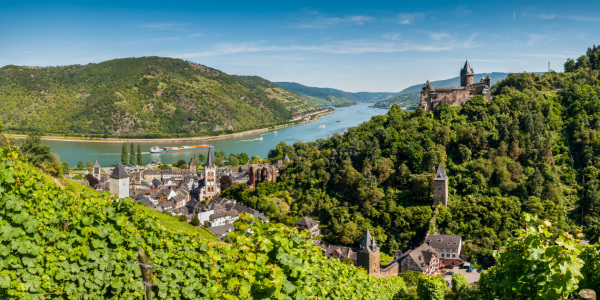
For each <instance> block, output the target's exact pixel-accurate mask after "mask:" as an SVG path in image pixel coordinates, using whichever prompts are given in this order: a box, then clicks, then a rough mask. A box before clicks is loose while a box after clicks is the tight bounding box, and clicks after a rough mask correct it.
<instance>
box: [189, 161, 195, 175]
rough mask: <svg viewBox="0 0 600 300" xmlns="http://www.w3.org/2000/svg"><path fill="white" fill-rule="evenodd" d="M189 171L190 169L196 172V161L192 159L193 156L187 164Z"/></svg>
mask: <svg viewBox="0 0 600 300" xmlns="http://www.w3.org/2000/svg"><path fill="white" fill-rule="evenodd" d="M188 166H189V168H190V171H192V173H193V174H196V161H195V160H194V158H193V157H192V158H190V163H189V164H188Z"/></svg>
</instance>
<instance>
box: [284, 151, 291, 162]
mask: <svg viewBox="0 0 600 300" xmlns="http://www.w3.org/2000/svg"><path fill="white" fill-rule="evenodd" d="M283 160H284V161H285V162H288V161H290V157H289V156H288V155H287V152H286V153H285V154H284V155H283Z"/></svg>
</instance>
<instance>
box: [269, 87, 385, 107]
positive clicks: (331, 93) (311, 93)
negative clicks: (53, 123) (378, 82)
mask: <svg viewBox="0 0 600 300" xmlns="http://www.w3.org/2000/svg"><path fill="white" fill-rule="evenodd" d="M275 84H277V85H278V86H280V87H282V88H284V89H286V90H288V91H292V92H294V93H296V94H298V95H301V96H302V97H304V98H305V99H306V100H308V101H310V102H311V103H313V104H316V105H332V106H349V105H353V104H355V103H356V102H376V101H379V100H383V99H386V98H389V97H391V96H392V95H394V93H383V92H382V93H370V92H358V93H350V92H344V91H341V90H337V89H332V88H317V87H310V86H305V85H302V84H299V83H295V82H275Z"/></svg>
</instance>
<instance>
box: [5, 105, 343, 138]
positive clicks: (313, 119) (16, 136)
mask: <svg viewBox="0 0 600 300" xmlns="http://www.w3.org/2000/svg"><path fill="white" fill-rule="evenodd" d="M334 112H336V110H335V109H333V110H327V111H324V112H321V113H318V114H315V115H313V116H314V117H313V118H311V119H310V120H308V121H302V122H300V121H296V122H292V123H287V124H282V125H276V126H273V127H271V128H269V127H266V128H260V129H253V130H248V131H242V132H236V133H229V134H220V135H216V136H200V137H181V138H158V139H135V138H84V137H70V136H52V135H46V136H41V137H40V138H41V139H42V140H45V141H65V142H86V143H89V142H97V143H152V142H153V143H172V142H194V141H213V140H223V139H229V138H236V137H244V136H248V135H253V134H260V133H263V132H268V131H270V130H277V129H283V128H287V127H291V126H296V125H300V124H306V123H312V122H316V121H318V120H319V119H320V118H321V117H322V116H325V115H328V114H332V113H334ZM10 136H11V137H13V138H16V139H25V138H27V135H26V134H10Z"/></svg>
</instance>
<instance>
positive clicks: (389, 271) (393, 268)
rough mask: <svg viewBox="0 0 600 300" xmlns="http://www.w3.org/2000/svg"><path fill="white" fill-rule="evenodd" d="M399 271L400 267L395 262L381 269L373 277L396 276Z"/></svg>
mask: <svg viewBox="0 0 600 300" xmlns="http://www.w3.org/2000/svg"><path fill="white" fill-rule="evenodd" d="M399 271H400V265H399V264H398V263H397V262H393V263H391V264H390V265H388V266H387V267H385V268H383V269H381V270H380V271H379V273H378V274H374V276H375V277H378V278H386V277H391V276H398V272H399Z"/></svg>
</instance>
